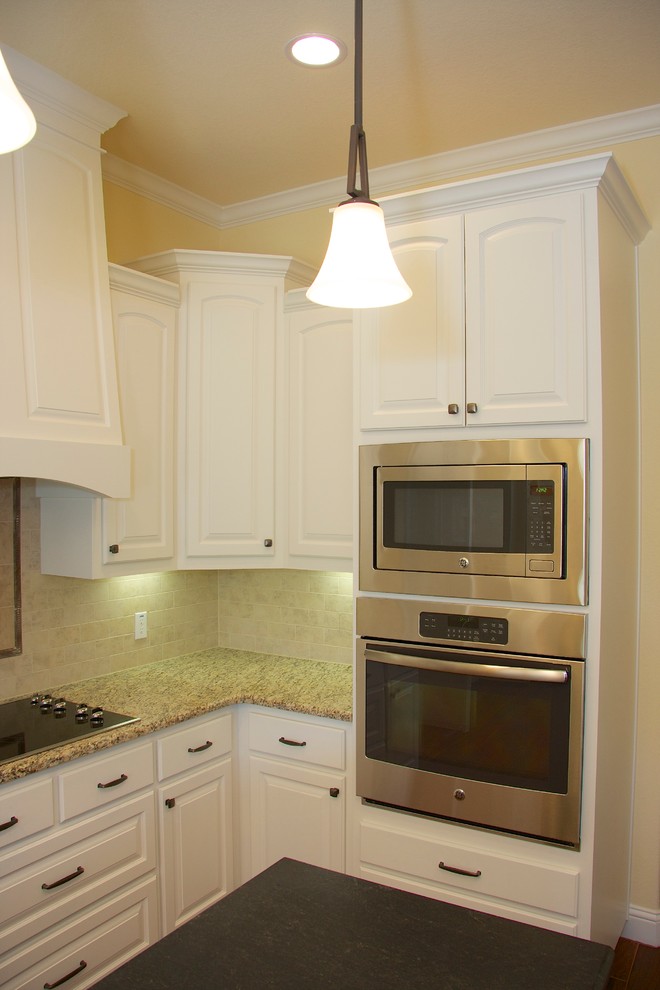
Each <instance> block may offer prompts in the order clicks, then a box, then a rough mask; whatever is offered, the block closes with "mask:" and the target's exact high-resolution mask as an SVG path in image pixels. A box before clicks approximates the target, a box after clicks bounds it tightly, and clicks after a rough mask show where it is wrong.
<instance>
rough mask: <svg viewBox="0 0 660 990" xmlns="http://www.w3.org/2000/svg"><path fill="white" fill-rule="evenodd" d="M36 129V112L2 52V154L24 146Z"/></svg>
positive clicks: (0, 65) (0, 149)
mask: <svg viewBox="0 0 660 990" xmlns="http://www.w3.org/2000/svg"><path fill="white" fill-rule="evenodd" d="M36 130H37V122H36V120H35V119H34V114H33V113H32V111H31V110H30V108H29V106H28V105H27V103H26V102H25V100H24V99H23V97H22V96H21V94H20V93H19V92H18V90H17V89H16V86H15V85H14V80H13V79H12V77H11V76H10V75H9V69H8V68H7V66H6V64H5V60H4V58H3V57H2V54H1V53H0V155H4V154H5V153H6V152H8V151H16V150H17V149H18V148H22V147H23V145H24V144H27V143H28V141H31V140H32V138H33V137H34V135H35V131H36Z"/></svg>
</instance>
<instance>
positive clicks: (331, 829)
mask: <svg viewBox="0 0 660 990" xmlns="http://www.w3.org/2000/svg"><path fill="white" fill-rule="evenodd" d="M344 782H345V778H344V777H343V775H341V774H330V773H325V772H323V771H321V770H314V769H310V768H309V767H303V766H298V765H295V764H292V763H285V762H282V763H278V762H276V761H274V760H265V759H261V758H258V757H254V756H252V757H250V802H251V808H250V828H251V874H252V875H253V876H254V875H255V874H257V873H259V872H261V870H265V869H266V867H268V866H271V865H272V864H273V863H276V862H277V861H278V860H279V859H281V858H282V857H283V856H288V857H290V858H291V859H297V860H300V861H301V862H303V863H311V864H312V865H313V866H320V867H323V868H325V869H328V870H338V871H340V872H343V871H344V868H345V851H344V850H345V822H344V818H345V802H344Z"/></svg>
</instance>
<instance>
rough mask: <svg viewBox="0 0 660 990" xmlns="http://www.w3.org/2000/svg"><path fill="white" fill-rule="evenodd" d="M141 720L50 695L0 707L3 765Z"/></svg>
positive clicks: (1, 760) (0, 750) (0, 758)
mask: <svg viewBox="0 0 660 990" xmlns="http://www.w3.org/2000/svg"><path fill="white" fill-rule="evenodd" d="M139 721H140V720H139V719H138V718H135V717H133V716H132V715H120V714H119V713H118V712H109V711H107V710H106V709H103V708H93V707H91V706H90V705H87V704H85V703H84V702H75V701H67V699H66V698H53V697H52V696H51V695H49V694H35V695H33V697H32V698H22V699H21V700H19V701H7V702H4V703H2V704H0V764H1V763H9V762H10V761H11V760H17V759H20V757H22V756H31V755H32V754H33V753H40V752H42V751H43V750H45V749H53V748H54V747H55V746H61V745H62V744H63V743H68V742H75V741H76V740H77V739H84V738H85V737H86V736H93V735H96V733H97V732H103V731H104V730H106V729H116V728H117V727H118V726H120V725H128V724H130V723H131V722H139Z"/></svg>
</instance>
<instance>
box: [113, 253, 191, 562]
mask: <svg viewBox="0 0 660 990" xmlns="http://www.w3.org/2000/svg"><path fill="white" fill-rule="evenodd" d="M111 278H112V281H113V289H112V308H113V318H114V332H115V348H116V353H117V374H118V380H119V401H120V407H121V417H122V425H123V429H124V440H125V442H126V443H127V444H128V446H129V447H131V449H132V474H133V477H132V489H131V496H130V498H127V499H104V502H103V530H104V535H103V562H104V563H105V564H110V565H113V564H116V565H121V564H123V563H125V562H126V561H139V560H162V559H164V558H169V557H172V556H173V555H174V355H175V334H176V309H175V305H176V300H177V299H178V290H177V289H176V287H174V286H171V285H169V284H167V283H166V284H165V286H163V289H164V290H167V291H168V292H169V294H170V296H171V301H170V302H169V303H168V302H166V301H162V300H160V299H158V298H156V297H155V293H156V289H155V288H154V289H152V293H153V295H151V296H150V295H149V294H148V290H149V287H150V285H151V283H155V282H156V280H155V279H153V278H152V277H151V276H149V275H141V274H138V273H136V272H131V273H130V275H127V278H130V280H131V281H130V284H131V286H132V287H133V288H132V289H129V288H120V287H119V286H120V285H121V283H122V273H121V272H120V271H118V270H117V269H113V270H112V271H111ZM158 289H160V286H158ZM110 547H116V548H118V549H117V550H116V551H115V552H112V551H111V550H110Z"/></svg>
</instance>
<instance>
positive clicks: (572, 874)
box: [360, 824, 579, 917]
mask: <svg viewBox="0 0 660 990" xmlns="http://www.w3.org/2000/svg"><path fill="white" fill-rule="evenodd" d="M360 858H361V860H362V862H363V863H369V864H372V865H374V866H378V867H383V868H384V869H386V870H390V871H393V872H395V873H398V874H406V875H408V876H410V877H415V878H418V879H420V880H424V881H429V880H430V881H431V882H432V883H434V884H438V885H442V887H444V888H447V887H450V888H455V889H457V890H460V891H462V892H464V893H469V894H473V895H474V896H476V897H495V898H498V899H501V900H505V901H513V902H515V903H516V904H524V905H526V906H528V907H531V908H538V909H541V910H543V911H553V912H555V913H557V914H565V915H570V916H571V917H574V916H575V915H577V901H578V880H579V874H578V872H577V871H576V870H567V869H560V868H555V867H551V866H548V865H546V864H543V863H533V862H530V861H528V860H523V859H514V858H511V859H509V858H505V857H504V856H497V855H495V854H493V853H487V852H484V851H482V850H481V849H478V848H477V847H470V846H459V845H453V844H451V843H446V842H435V841H433V840H432V839H429V838H427V837H425V836H421V835H412V834H404V833H401V832H398V831H394V830H391V829H384V828H380V827H377V826H374V825H364V824H363V825H362V826H361V830H360ZM440 863H443V864H444V868H442V867H440V865H439V864H440ZM448 867H449V868H453V869H458V870H465V871H466V872H467V873H469V874H472V875H469V876H468V875H464V874H462V873H454V872H451V870H449V869H447V868H448Z"/></svg>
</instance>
